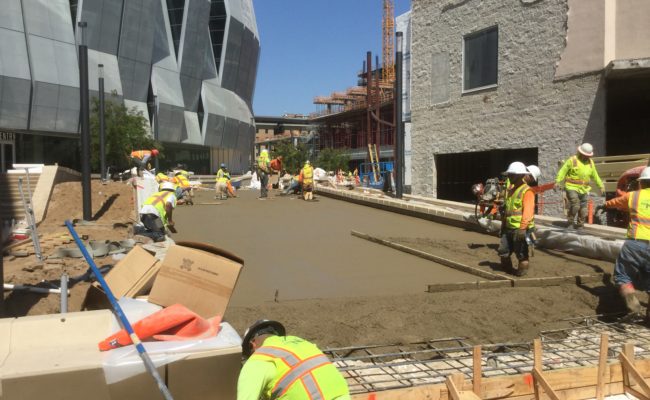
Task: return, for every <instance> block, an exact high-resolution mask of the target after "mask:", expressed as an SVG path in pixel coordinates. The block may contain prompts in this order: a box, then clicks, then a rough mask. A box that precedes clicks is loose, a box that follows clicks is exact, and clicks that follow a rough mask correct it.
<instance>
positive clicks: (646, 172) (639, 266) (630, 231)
mask: <svg viewBox="0 0 650 400" xmlns="http://www.w3.org/2000/svg"><path fill="white" fill-rule="evenodd" d="M638 181H639V189H638V190H636V191H633V192H628V193H626V194H625V195H623V196H620V197H617V198H615V199H612V200H609V201H607V202H605V207H607V208H616V209H619V210H623V211H629V213H630V223H629V225H628V228H627V238H626V240H625V243H624V244H623V247H622V248H621V252H620V253H619V254H618V258H617V259H616V265H615V267H614V282H615V283H616V284H617V285H618V287H619V292H620V293H621V296H622V297H623V299H624V300H625V305H626V306H627V308H628V310H629V311H630V312H632V313H635V314H639V313H640V312H641V304H639V300H638V299H637V298H636V296H635V291H636V289H640V290H645V291H646V292H647V293H648V299H649V300H650V167H646V168H644V169H643V171H641V175H639V178H638ZM649 310H650V307H649V308H646V318H649V317H650V311H649Z"/></svg>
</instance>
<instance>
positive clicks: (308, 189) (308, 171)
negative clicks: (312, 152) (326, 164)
mask: <svg viewBox="0 0 650 400" xmlns="http://www.w3.org/2000/svg"><path fill="white" fill-rule="evenodd" d="M299 180H300V185H301V186H302V196H303V199H305V200H313V199H314V193H313V192H314V167H312V166H311V163H310V162H309V160H307V161H305V166H304V167H303V168H302V169H301V170H300V176H299Z"/></svg>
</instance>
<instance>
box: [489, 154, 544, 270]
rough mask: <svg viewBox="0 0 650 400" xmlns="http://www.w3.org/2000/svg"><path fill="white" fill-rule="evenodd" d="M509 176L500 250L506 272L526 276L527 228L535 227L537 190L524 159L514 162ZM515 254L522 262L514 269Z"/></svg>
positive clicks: (507, 173) (510, 167) (507, 172)
mask: <svg viewBox="0 0 650 400" xmlns="http://www.w3.org/2000/svg"><path fill="white" fill-rule="evenodd" d="M504 174H505V175H508V179H509V180H510V184H511V185H510V187H509V188H508V190H507V195H506V201H505V212H504V219H503V221H502V222H501V223H502V226H501V244H500V245H499V249H498V253H499V257H501V266H502V268H503V270H504V271H505V272H508V273H514V275H516V276H524V275H526V273H527V272H528V267H529V264H528V243H527V241H526V237H527V235H528V231H529V230H532V229H534V227H535V224H534V219H535V193H533V191H532V190H530V187H529V186H528V185H527V184H526V179H527V175H530V172H529V171H528V169H526V166H525V165H524V164H523V163H521V162H518V161H516V162H513V163H512V164H510V166H508V170H507V171H506V172H505V173H504ZM512 253H515V256H516V257H517V260H518V261H519V265H518V267H517V270H516V271H514V270H513V267H512V259H511V258H510V256H511V255H512Z"/></svg>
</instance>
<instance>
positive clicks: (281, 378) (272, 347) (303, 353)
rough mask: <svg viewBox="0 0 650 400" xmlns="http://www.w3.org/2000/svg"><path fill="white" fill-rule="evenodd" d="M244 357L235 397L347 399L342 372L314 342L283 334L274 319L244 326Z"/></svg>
mask: <svg viewBox="0 0 650 400" xmlns="http://www.w3.org/2000/svg"><path fill="white" fill-rule="evenodd" d="M242 353H243V356H244V358H245V359H247V360H246V363H245V364H244V367H243V368H242V370H241V372H240V374H239V381H238V382H237V400H258V399H278V400H303V399H304V400H308V399H321V400H349V399H350V392H349V389H348V385H347V382H346V381H345V378H343V376H342V375H341V373H340V372H339V371H338V370H337V369H336V367H335V366H334V364H332V363H331V362H330V360H329V359H328V358H327V356H326V355H325V354H323V352H321V351H320V350H319V349H318V347H316V345H315V344H313V343H310V342H308V341H306V340H304V339H301V338H299V337H296V336H286V331H285V329H284V326H283V325H282V324H281V323H279V322H277V321H269V320H260V321H257V322H255V323H254V324H253V325H252V326H251V327H249V328H248V329H247V330H246V333H245V334H244V339H243V342H242Z"/></svg>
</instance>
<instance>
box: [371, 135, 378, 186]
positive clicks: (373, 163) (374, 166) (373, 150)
mask: <svg viewBox="0 0 650 400" xmlns="http://www.w3.org/2000/svg"><path fill="white" fill-rule="evenodd" d="M368 154H369V155H370V165H371V166H372V174H373V176H374V177H375V182H379V154H377V145H376V144H370V143H368Z"/></svg>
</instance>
